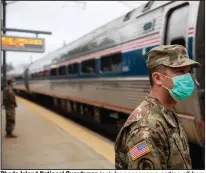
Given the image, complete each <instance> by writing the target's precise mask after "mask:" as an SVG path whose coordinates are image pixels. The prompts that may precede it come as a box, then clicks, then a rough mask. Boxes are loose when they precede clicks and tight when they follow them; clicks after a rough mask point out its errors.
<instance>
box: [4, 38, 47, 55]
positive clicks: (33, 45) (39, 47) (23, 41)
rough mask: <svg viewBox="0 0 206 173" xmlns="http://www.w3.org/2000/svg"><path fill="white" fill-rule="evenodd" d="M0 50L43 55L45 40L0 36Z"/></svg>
mask: <svg viewBox="0 0 206 173" xmlns="http://www.w3.org/2000/svg"><path fill="white" fill-rule="evenodd" d="M1 50H4V51H18V52H35V53H44V51H45V40H44V39H42V38H35V37H19V36H8V35H2V36H1Z"/></svg>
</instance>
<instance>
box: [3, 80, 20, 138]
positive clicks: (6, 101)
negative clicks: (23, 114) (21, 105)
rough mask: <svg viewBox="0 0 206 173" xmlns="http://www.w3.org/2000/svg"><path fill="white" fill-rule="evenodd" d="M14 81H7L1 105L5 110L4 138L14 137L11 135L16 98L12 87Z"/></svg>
mask: <svg viewBox="0 0 206 173" xmlns="http://www.w3.org/2000/svg"><path fill="white" fill-rule="evenodd" d="M13 85H15V81H14V80H12V79H9V80H8V87H7V88H6V89H5V90H4V93H3V105H4V108H5V110H6V133H7V134H6V137H16V136H15V135H13V134H12V132H13V130H14V126H15V108H16V107H17V103H16V98H15V94H14V91H13V89H12V86H13Z"/></svg>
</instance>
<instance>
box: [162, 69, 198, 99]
mask: <svg viewBox="0 0 206 173" xmlns="http://www.w3.org/2000/svg"><path fill="white" fill-rule="evenodd" d="M166 77H168V76H166ZM168 78H170V77H168ZM170 79H172V81H173V88H172V89H169V88H167V87H165V86H163V87H164V88H166V89H167V90H168V91H169V93H170V95H171V96H172V98H173V99H174V100H176V101H182V100H185V99H187V98H188V97H190V96H191V95H192V93H193V91H194V89H195V84H194V81H193V79H192V77H191V75H190V74H189V73H187V74H184V75H181V76H175V77H173V78H170Z"/></svg>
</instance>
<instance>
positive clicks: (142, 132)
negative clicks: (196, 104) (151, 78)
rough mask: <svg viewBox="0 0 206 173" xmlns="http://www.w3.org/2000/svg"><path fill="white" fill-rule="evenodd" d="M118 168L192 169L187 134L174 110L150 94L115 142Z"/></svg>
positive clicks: (131, 116)
mask: <svg viewBox="0 0 206 173" xmlns="http://www.w3.org/2000/svg"><path fill="white" fill-rule="evenodd" d="M115 167H116V169H191V159H190V156H189V146H188V140H187V137H186V134H185V132H184V130H183V128H182V126H181V124H180V121H179V119H178V118H177V115H176V113H175V112H174V110H166V109H165V108H164V107H163V106H162V105H161V104H160V102H159V101H158V100H157V99H155V98H153V97H152V96H150V95H148V96H147V97H146V98H145V100H144V101H143V102H142V103H141V104H140V105H139V106H138V107H137V108H136V109H135V110H134V111H133V113H132V114H131V115H130V116H129V118H128V119H127V121H126V122H125V124H124V125H123V127H122V129H121V130H120V132H119V134H118V136H117V139H116V142H115Z"/></svg>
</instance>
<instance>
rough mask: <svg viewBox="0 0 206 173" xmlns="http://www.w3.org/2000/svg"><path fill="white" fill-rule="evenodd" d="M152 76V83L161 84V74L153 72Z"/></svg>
mask: <svg viewBox="0 0 206 173" xmlns="http://www.w3.org/2000/svg"><path fill="white" fill-rule="evenodd" d="M152 78H153V81H154V83H156V84H157V85H159V86H161V85H162V82H161V80H160V78H161V76H160V74H159V73H158V72H154V73H153V74H152Z"/></svg>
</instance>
